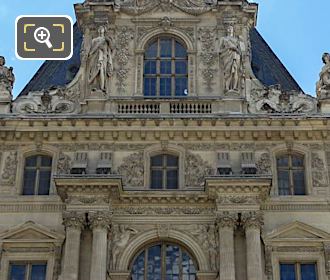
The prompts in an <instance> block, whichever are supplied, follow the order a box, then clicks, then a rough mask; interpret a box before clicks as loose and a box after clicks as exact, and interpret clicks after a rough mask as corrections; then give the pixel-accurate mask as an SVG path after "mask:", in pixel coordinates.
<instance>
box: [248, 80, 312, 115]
mask: <svg viewBox="0 0 330 280" xmlns="http://www.w3.org/2000/svg"><path fill="white" fill-rule="evenodd" d="M316 109H317V102H316V99H315V98H313V97H311V96H309V95H307V94H304V93H302V92H297V91H290V92H287V91H282V89H281V87H280V86H278V85H274V86H270V87H269V88H267V89H261V90H253V91H252V92H251V98H250V102H249V112H250V113H312V112H315V111H316Z"/></svg>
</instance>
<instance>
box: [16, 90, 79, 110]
mask: <svg viewBox="0 0 330 280" xmlns="http://www.w3.org/2000/svg"><path fill="white" fill-rule="evenodd" d="M79 111H80V105H79V102H78V96H76V93H73V92H71V91H70V90H67V89H64V88H50V89H49V90H45V91H35V92H29V93H28V95H26V96H21V97H19V98H18V99H16V100H15V102H14V103H13V112H14V113H18V114H45V113H46V114H58V113H61V114H72V113H78V112H79Z"/></svg>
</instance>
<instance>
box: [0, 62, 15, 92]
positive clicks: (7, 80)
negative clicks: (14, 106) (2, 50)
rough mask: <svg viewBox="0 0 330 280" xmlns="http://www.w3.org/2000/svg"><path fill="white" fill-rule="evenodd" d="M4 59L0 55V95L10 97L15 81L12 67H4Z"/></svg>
mask: <svg viewBox="0 0 330 280" xmlns="http://www.w3.org/2000/svg"><path fill="white" fill-rule="evenodd" d="M5 64H6V60H5V58H4V57H3V56H0V97H1V96H2V97H3V96H5V97H10V98H11V95H12V89H13V85H14V82H15V76H14V73H13V67H9V68H8V67H6V66H5Z"/></svg>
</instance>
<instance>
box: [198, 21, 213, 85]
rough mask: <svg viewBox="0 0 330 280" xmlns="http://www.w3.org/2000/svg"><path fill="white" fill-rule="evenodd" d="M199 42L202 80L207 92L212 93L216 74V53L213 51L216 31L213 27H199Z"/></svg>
mask: <svg viewBox="0 0 330 280" xmlns="http://www.w3.org/2000/svg"><path fill="white" fill-rule="evenodd" d="M198 32H199V40H200V42H201V48H202V50H203V51H202V53H201V62H202V63H201V64H202V66H203V68H202V70H201V71H202V76H203V79H204V84H205V85H206V87H207V89H208V90H209V91H212V87H213V85H214V79H215V76H216V73H217V71H218V70H217V68H215V65H216V63H217V61H218V60H217V57H218V55H217V52H216V49H215V41H216V39H217V35H216V29H215V28H213V27H201V28H199V30H198Z"/></svg>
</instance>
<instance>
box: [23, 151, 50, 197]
mask: <svg viewBox="0 0 330 280" xmlns="http://www.w3.org/2000/svg"><path fill="white" fill-rule="evenodd" d="M51 172H52V158H51V157H50V156H46V155H34V156H30V157H27V158H26V159H25V166H24V178H23V195H48V194H49V188H50V178H51Z"/></svg>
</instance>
